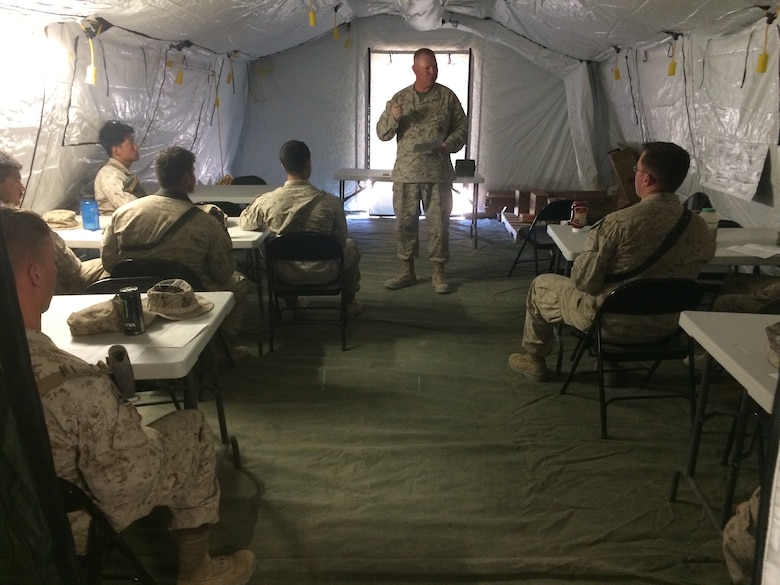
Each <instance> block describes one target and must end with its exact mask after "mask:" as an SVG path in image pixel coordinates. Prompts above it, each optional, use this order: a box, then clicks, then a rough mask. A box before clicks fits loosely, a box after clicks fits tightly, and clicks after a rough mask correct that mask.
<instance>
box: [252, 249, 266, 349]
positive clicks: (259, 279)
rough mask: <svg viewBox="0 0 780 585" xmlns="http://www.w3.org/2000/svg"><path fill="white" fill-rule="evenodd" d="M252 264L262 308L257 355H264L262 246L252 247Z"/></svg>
mask: <svg viewBox="0 0 780 585" xmlns="http://www.w3.org/2000/svg"><path fill="white" fill-rule="evenodd" d="M252 257H253V260H252V264H253V265H254V268H253V270H254V274H255V283H256V284H257V305H258V308H259V309H260V317H259V320H260V322H259V323H258V326H257V355H258V356H259V357H262V355H263V327H262V325H263V321H264V317H265V303H264V301H263V270H262V268H261V266H262V264H261V262H262V259H261V258H260V248H253V249H252Z"/></svg>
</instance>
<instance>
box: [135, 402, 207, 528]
mask: <svg viewBox="0 0 780 585" xmlns="http://www.w3.org/2000/svg"><path fill="white" fill-rule="evenodd" d="M148 426H149V428H150V429H152V430H153V432H157V433H158V434H159V436H160V438H161V439H162V444H163V452H164V456H165V462H164V464H163V471H162V474H163V477H161V478H160V481H159V483H158V486H157V489H155V490H154V491H153V493H152V494H150V495H149V497H147V499H146V500H145V501H144V503H143V504H142V507H143V508H144V509H145V508H147V507H148V510H147V511H145V512H144V515H145V514H148V513H149V511H151V509H152V508H153V507H155V506H167V507H168V508H169V509H170V510H171V512H172V515H173V519H172V520H171V526H170V528H171V530H179V529H181V528H197V527H198V526H202V525H203V524H216V523H217V522H218V521H219V484H218V483H217V476H216V465H217V461H216V455H215V453H214V440H215V439H214V435H213V433H212V432H211V428H210V427H209V425H208V423H207V422H206V419H205V418H204V417H203V413H202V412H201V411H199V410H177V411H175V412H171V413H169V414H166V415H165V416H163V417H161V418H159V419H157V420H155V421H153V422H152V423H150V424H149V425H148ZM139 517H140V516H139Z"/></svg>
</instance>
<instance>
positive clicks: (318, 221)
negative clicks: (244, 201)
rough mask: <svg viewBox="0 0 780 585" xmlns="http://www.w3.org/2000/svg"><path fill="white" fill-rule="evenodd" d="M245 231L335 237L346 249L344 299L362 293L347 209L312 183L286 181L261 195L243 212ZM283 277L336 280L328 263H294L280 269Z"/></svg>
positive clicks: (239, 224)
mask: <svg viewBox="0 0 780 585" xmlns="http://www.w3.org/2000/svg"><path fill="white" fill-rule="evenodd" d="M238 227H240V228H241V229H242V230H250V231H251V230H266V229H269V230H271V231H272V232H274V233H276V234H283V233H285V232H293V233H294V232H302V231H312V232H318V233H322V234H327V235H329V236H333V237H334V238H335V239H336V240H337V241H338V242H339V243H340V244H341V247H342V248H344V267H345V280H346V282H345V291H344V292H345V296H346V298H347V300H348V301H349V300H352V299H353V298H354V297H355V294H356V293H357V291H358V290H360V269H359V266H358V263H359V261H360V253H359V252H358V249H357V245H355V242H354V241H352V240H351V239H349V238H347V220H346V219H345V218H344V208H343V207H342V205H341V201H340V200H339V198H338V197H336V196H335V195H331V194H330V193H327V192H325V191H321V190H320V189H317V187H315V186H314V185H312V184H311V183H310V182H309V181H306V180H303V179H300V180H292V181H286V182H285V183H284V186H282V187H279V188H278V189H275V190H274V191H271V192H270V193H266V194H264V195H261V196H260V197H258V198H257V199H255V200H254V201H253V202H252V204H251V205H250V206H249V207H247V208H246V209H245V210H244V211H243V212H241V217H239V218H238ZM280 272H281V276H282V277H283V278H284V279H286V280H289V281H291V282H302V283H306V282H322V281H323V280H327V279H329V278H332V277H333V267H332V265H331V263H329V262H295V263H290V264H289V265H288V266H284V267H280Z"/></svg>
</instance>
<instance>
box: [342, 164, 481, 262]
mask: <svg viewBox="0 0 780 585" xmlns="http://www.w3.org/2000/svg"><path fill="white" fill-rule="evenodd" d="M333 178H334V179H335V180H336V181H338V182H339V199H341V204H342V205H343V204H344V203H346V201H348V200H349V199H351V198H352V197H354V196H355V195H357V194H358V193H360V191H362V190H363V188H362V187H360V183H363V182H368V183H374V182H382V183H392V182H393V172H392V170H391V169H346V168H345V169H339V170H338V171H336V174H335V175H333ZM347 181H354V182H355V183H357V184H358V185H357V187H356V189H355V192H354V193H351V194H350V195H347V193H346V183H347ZM484 182H485V177H483V176H482V175H480V174H479V173H474V176H473V177H456V178H455V180H454V181H453V184H457V185H471V225H470V227H469V235H470V237H471V238H473V239H474V247H475V248H476V247H477V241H478V235H477V209H478V207H479V185H480V184H481V183H484Z"/></svg>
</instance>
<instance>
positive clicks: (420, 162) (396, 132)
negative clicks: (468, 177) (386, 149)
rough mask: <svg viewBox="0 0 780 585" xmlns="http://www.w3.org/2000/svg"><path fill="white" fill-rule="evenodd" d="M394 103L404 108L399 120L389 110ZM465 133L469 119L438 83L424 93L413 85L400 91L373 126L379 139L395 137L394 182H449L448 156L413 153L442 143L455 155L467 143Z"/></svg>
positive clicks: (455, 98)
mask: <svg viewBox="0 0 780 585" xmlns="http://www.w3.org/2000/svg"><path fill="white" fill-rule="evenodd" d="M393 102H399V103H400V104H401V107H402V108H403V116H402V117H401V119H400V120H398V121H396V120H395V119H394V118H393V114H392V112H391V110H390V108H391V106H392V104H393ZM468 131H469V124H468V118H467V117H466V114H465V113H464V111H463V107H462V106H461V105H460V101H459V100H458V98H457V96H456V95H455V94H454V93H453V91H452V90H450V89H449V88H447V87H445V86H443V85H439V84H438V83H436V84H434V85H433V87H432V88H431V89H430V90H429V91H427V92H425V93H418V92H417V91H416V90H415V89H414V85H411V86H409V87H407V88H404V89H402V90H401V91H399V92H398V93H396V94H395V95H394V96H393V97H392V99H391V100H390V101H389V102H387V106H386V107H385V111H384V112H382V115H381V116H380V117H379V121H378V122H377V124H376V133H377V136H378V137H379V139H380V140H390V139H391V138H393V136H395V137H396V138H397V141H398V151H397V153H396V158H395V165H394V166H393V179H394V180H395V181H396V182H401V183H446V182H452V181H453V180H454V179H455V170H454V169H453V168H452V162H451V161H450V157H449V156H440V155H438V154H433V153H431V152H414V146H415V145H416V144H419V143H425V142H432V141H435V140H441V141H442V142H446V143H447V146H448V147H449V150H450V152H458V151H459V150H460V149H461V148H463V146H464V145H465V144H466V140H467V138H468Z"/></svg>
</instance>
